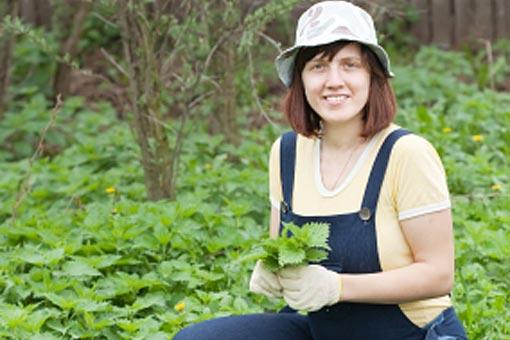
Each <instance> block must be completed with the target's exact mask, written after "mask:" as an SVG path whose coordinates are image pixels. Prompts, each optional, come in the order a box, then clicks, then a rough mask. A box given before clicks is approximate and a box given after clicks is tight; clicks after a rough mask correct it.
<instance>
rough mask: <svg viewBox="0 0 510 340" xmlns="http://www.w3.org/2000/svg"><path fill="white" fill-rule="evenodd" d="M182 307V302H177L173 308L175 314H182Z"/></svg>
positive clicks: (183, 305)
mask: <svg viewBox="0 0 510 340" xmlns="http://www.w3.org/2000/svg"><path fill="white" fill-rule="evenodd" d="M184 307H186V305H185V304H184V302H179V303H178V304H176V305H175V306H174V309H175V311H176V312H182V311H183V310H184Z"/></svg>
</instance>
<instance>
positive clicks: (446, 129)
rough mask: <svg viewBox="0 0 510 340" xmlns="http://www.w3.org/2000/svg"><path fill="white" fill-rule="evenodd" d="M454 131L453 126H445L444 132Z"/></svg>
mask: <svg viewBox="0 0 510 340" xmlns="http://www.w3.org/2000/svg"><path fill="white" fill-rule="evenodd" d="M450 132H452V128H451V127H444V128H443V133H450Z"/></svg>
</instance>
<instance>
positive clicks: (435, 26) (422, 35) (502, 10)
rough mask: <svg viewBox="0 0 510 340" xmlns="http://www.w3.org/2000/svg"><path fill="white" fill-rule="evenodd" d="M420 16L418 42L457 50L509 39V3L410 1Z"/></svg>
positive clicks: (489, 0)
mask: <svg viewBox="0 0 510 340" xmlns="http://www.w3.org/2000/svg"><path fill="white" fill-rule="evenodd" d="M410 2H411V3H412V4H413V5H414V6H415V7H416V9H417V10H418V13H419V14H420V19H419V21H418V22H416V23H415V24H414V25H413V27H412V31H413V33H414V34H415V36H416V37H417V38H418V40H419V41H421V42H423V43H425V44H429V43H432V44H436V45H439V46H442V47H459V46H463V45H466V44H473V43H475V44H477V43H478V44H479V43H480V42H485V41H496V40H498V39H502V38H506V39H510V0H410Z"/></svg>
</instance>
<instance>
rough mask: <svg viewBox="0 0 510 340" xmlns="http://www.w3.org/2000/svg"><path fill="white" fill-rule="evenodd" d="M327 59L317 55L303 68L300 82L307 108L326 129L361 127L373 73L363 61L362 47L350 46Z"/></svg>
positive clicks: (353, 44)
mask: <svg viewBox="0 0 510 340" xmlns="http://www.w3.org/2000/svg"><path fill="white" fill-rule="evenodd" d="M328 59H329V58H325V57H324V56H323V54H318V55H316V56H315V57H313V58H312V59H311V60H310V61H308V62H307V63H306V64H305V66H304V68H303V72H302V73H301V78H302V80H303V87H304V90H305V96H306V99H307V101H308V104H310V106H311V107H312V109H313V110H314V111H315V112H316V113H317V114H318V115H319V116H320V117H321V119H322V121H323V123H324V124H325V125H339V124H345V123H349V122H354V121H356V122H357V123H361V122H362V114H361V111H362V110H363V108H364V107H365V104H366V103H367V100H368V93H369V88H370V72H369V70H368V69H367V66H366V65H365V64H364V62H363V60H362V56H361V48H360V45H358V44H356V43H351V44H348V45H346V46H345V47H343V48H342V49H341V50H340V51H338V52H337V53H336V54H335V56H334V57H333V59H331V60H328Z"/></svg>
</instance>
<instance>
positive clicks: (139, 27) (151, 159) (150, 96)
mask: <svg viewBox="0 0 510 340" xmlns="http://www.w3.org/2000/svg"><path fill="white" fill-rule="evenodd" d="M119 17H120V23H121V31H122V32H121V33H122V44H123V48H124V58H125V60H126V63H127V68H128V70H127V75H128V78H129V96H130V101H129V106H130V109H131V112H132V114H133V119H132V124H131V125H132V130H133V133H134V136H135V139H136V141H137V143H138V146H139V147H140V151H141V160H140V161H141V164H142V167H143V170H144V181H145V186H146V188H147V196H148V199H150V200H152V201H157V200H161V199H174V198H175V179H174V177H175V176H176V168H177V166H178V165H177V164H176V163H175V162H174V161H173V158H174V157H177V156H176V155H175V151H176V148H175V147H174V149H171V148H170V144H169V141H168V137H167V131H166V128H165V124H164V123H163V122H162V118H161V117H162V114H161V112H160V111H161V110H162V109H163V105H162V98H161V92H162V87H163V84H162V83H161V81H160V74H159V65H158V61H157V59H156V53H155V41H154V39H155V38H154V34H153V33H152V32H151V31H150V30H149V27H147V25H146V23H147V22H148V21H150V18H147V11H146V8H145V7H144V6H137V5H136V4H135V3H134V2H130V3H129V4H124V5H121V11H120V16H119ZM142 18H143V19H142ZM179 142H180V141H179V139H178V140H177V142H176V145H178V143H179Z"/></svg>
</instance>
